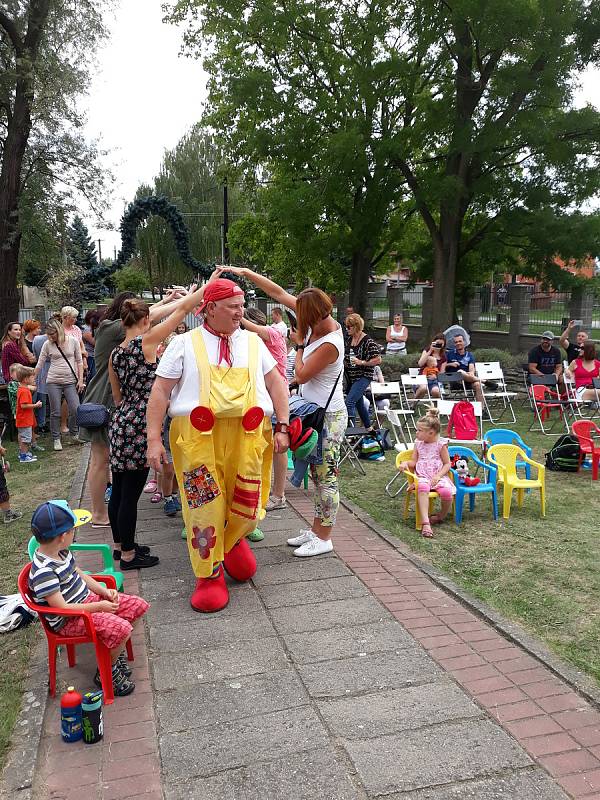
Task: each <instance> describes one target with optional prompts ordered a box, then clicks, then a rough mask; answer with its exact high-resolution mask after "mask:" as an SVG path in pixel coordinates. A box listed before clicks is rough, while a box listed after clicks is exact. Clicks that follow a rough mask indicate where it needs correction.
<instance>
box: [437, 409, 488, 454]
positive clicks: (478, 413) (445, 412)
mask: <svg viewBox="0 0 600 800" xmlns="http://www.w3.org/2000/svg"><path fill="white" fill-rule="evenodd" d="M457 402H459V401H458V400H438V402H437V408H438V412H439V415H440V419H441V418H442V417H445V419H446V425H447V424H448V420H449V419H450V415H451V414H452V410H453V408H454V406H455V405H456V403H457ZM468 402H469V403H471V405H472V406H473V412H474V414H475V419H476V420H477V431H478V438H477V439H453V438H452V437H448V443H449V444H451V445H452V444H460V445H465V446H467V447H469V446H473V445H479V447H481V449H482V451H483V403H480V402H479V400H469V401H468ZM444 438H445V437H444Z"/></svg>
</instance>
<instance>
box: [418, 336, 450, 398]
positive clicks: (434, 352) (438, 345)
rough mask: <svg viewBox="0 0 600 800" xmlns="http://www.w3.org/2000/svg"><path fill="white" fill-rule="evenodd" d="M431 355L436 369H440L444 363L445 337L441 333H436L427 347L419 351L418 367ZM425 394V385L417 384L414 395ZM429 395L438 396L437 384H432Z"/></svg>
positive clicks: (424, 363)
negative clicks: (435, 363)
mask: <svg viewBox="0 0 600 800" xmlns="http://www.w3.org/2000/svg"><path fill="white" fill-rule="evenodd" d="M430 356H433V357H434V358H435V360H436V362H437V368H438V371H439V370H441V369H442V364H445V363H446V337H445V336H444V334H443V333H436V334H435V336H434V337H433V341H432V342H431V344H430V345H429V347H427V348H425V350H423V352H422V353H421V357H420V358H419V361H418V362H417V365H418V367H419V368H420V369H423V367H426V366H427V359H428V358H429V357H430ZM425 394H427V387H426V386H418V387H417V390H416V392H415V397H423V395H425ZM431 396H432V397H439V396H440V389H439V386H433V387H432V388H431Z"/></svg>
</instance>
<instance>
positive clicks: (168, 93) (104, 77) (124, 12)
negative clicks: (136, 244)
mask: <svg viewBox="0 0 600 800" xmlns="http://www.w3.org/2000/svg"><path fill="white" fill-rule="evenodd" d="M162 2H163V0H120V4H119V6H118V8H117V10H116V12H115V14H114V18H110V19H108V20H107V22H108V26H109V28H110V37H109V39H108V41H107V43H106V44H105V46H104V47H103V48H102V50H101V51H100V53H99V55H98V62H99V69H98V71H97V74H96V76H95V78H94V80H93V82H92V86H91V91H90V95H89V97H88V98H86V101H85V104H84V107H85V108H86V109H87V115H88V124H87V133H88V135H89V136H90V137H94V138H95V137H100V139H101V145H102V147H103V148H105V149H107V150H110V155H109V156H108V157H107V158H106V164H107V166H111V167H112V169H113V171H114V174H115V176H116V183H115V185H114V187H113V189H114V191H113V202H112V208H111V213H110V214H109V219H110V221H111V222H112V223H113V224H114V225H116V226H117V227H118V224H119V220H120V218H121V215H122V213H123V209H124V205H125V204H126V203H128V202H129V201H130V200H131V199H132V198H133V195H134V194H135V191H136V189H137V187H138V186H139V184H140V183H149V182H150V181H151V180H152V178H153V177H154V176H155V175H156V174H157V172H158V169H159V167H160V163H161V159H162V156H163V153H164V151H165V149H171V148H172V147H174V146H175V145H176V144H177V142H178V141H179V139H180V138H181V137H182V136H183V135H184V133H185V132H186V131H187V130H189V128H190V127H191V126H192V125H193V124H194V122H197V121H198V120H199V119H200V116H201V113H202V103H203V100H204V98H205V97H206V78H205V75H204V73H203V71H202V68H201V66H200V62H199V61H195V60H193V59H189V58H185V57H183V56H180V55H179V51H180V47H181V38H182V35H181V31H180V30H178V29H177V28H176V27H175V26H173V25H166V24H165V23H163V22H162V16H163V14H162V11H161V4H162ZM584 101H589V102H591V103H593V104H594V105H595V106H597V107H600V77H599V74H598V72H595V73H589V74H587V75H585V76H583V78H582V92H581V102H584ZM86 222H87V224H88V227H89V229H90V234H91V236H92V238H93V239H94V240H97V239H98V238H100V239H101V240H102V255H103V256H109V255H113V252H114V248H115V247H116V248H117V250H118V249H119V247H120V241H121V238H120V235H119V233H118V231H110V230H98V228H97V227H96V224H95V221H94V220H93V219H91V218H88V219H87V220H86Z"/></svg>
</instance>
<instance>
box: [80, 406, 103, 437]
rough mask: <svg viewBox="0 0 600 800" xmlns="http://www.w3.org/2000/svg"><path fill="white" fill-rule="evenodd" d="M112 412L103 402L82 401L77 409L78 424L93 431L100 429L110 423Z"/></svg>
mask: <svg viewBox="0 0 600 800" xmlns="http://www.w3.org/2000/svg"><path fill="white" fill-rule="evenodd" d="M109 418H110V414H109V413H108V409H107V408H106V406H103V405H102V403H81V405H80V406H79V407H78V409H77V417H76V419H77V425H78V426H79V427H80V428H88V430H91V431H97V430H100V428H105V427H106V426H107V425H108V420H109Z"/></svg>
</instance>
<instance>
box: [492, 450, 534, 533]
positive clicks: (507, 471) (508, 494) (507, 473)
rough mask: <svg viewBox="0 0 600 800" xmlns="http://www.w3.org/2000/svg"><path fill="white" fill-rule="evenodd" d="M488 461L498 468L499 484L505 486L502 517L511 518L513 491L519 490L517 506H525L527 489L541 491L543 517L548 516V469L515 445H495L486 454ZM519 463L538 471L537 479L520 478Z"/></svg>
mask: <svg viewBox="0 0 600 800" xmlns="http://www.w3.org/2000/svg"><path fill="white" fill-rule="evenodd" d="M486 457H487V459H488V461H490V462H491V463H492V464H494V465H495V466H496V467H497V468H498V483H502V484H504V502H503V506H502V516H503V517H504V519H508V518H509V517H510V505H511V502H512V493H513V490H514V489H516V490H517V504H518V506H519V508H520V507H521V506H522V505H523V499H524V497H525V492H526V490H527V489H539V490H540V504H541V508H542V517H545V516H546V467H545V466H544V465H543V464H540V463H539V462H538V461H534V460H533V459H531V458H529V456H528V455H527V454H526V453H525V451H524V450H522V449H521V448H520V447H517V446H516V445H514V444H495V445H493V447H490V449H489V450H488V451H487V453H486ZM517 461H520V462H525V463H526V464H530V465H531V466H532V467H535V468H536V469H537V478H520V477H519V476H518V474H517Z"/></svg>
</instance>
